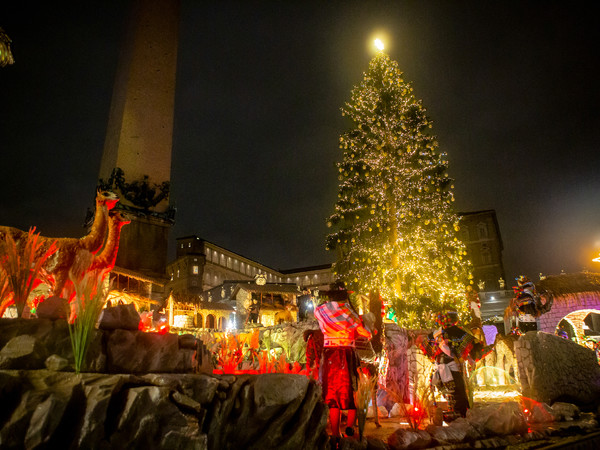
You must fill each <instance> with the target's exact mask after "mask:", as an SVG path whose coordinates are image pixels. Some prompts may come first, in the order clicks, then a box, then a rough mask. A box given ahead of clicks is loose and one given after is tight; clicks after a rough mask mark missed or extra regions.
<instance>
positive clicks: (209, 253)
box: [204, 247, 282, 283]
mask: <svg viewBox="0 0 600 450" xmlns="http://www.w3.org/2000/svg"><path fill="white" fill-rule="evenodd" d="M204 253H205V254H206V260H207V261H210V262H212V263H213V264H218V265H220V266H223V267H227V268H228V269H231V270H233V271H235V272H240V273H243V274H244V275H247V276H250V277H253V276H256V275H259V274H264V275H266V276H267V281H269V282H279V283H281V282H282V278H281V277H277V276H275V275H273V274H272V273H267V272H265V271H263V270H261V269H259V268H257V267H254V266H252V265H250V264H248V263H245V262H243V261H238V260H237V259H235V258H232V257H231V256H225V255H224V254H223V253H218V252H217V251H216V250H211V249H210V248H208V247H206V249H205V251H204Z"/></svg>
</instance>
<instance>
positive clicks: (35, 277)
mask: <svg viewBox="0 0 600 450" xmlns="http://www.w3.org/2000/svg"><path fill="white" fill-rule="evenodd" d="M0 245H1V247H2V248H1V249H0V266H1V267H2V274H1V275H0V291H1V292H0V294H1V295H2V297H1V298H0V301H1V303H0V312H1V313H2V314H3V313H4V310H5V309H6V307H7V306H9V305H10V304H12V303H13V302H14V304H15V305H16V307H17V317H21V316H22V314H23V311H24V310H25V306H26V305H27V299H28V298H29V294H30V293H31V291H32V290H33V289H34V288H35V287H37V285H39V284H40V282H41V277H42V276H43V275H44V274H45V270H44V268H43V266H44V264H45V263H46V261H47V260H48V258H50V257H51V256H52V255H53V254H54V253H55V252H56V241H54V242H52V244H50V246H49V247H47V248H44V247H45V244H44V242H42V241H41V240H40V234H39V233H37V234H36V233H35V227H33V228H30V229H29V232H28V233H27V236H25V237H23V238H22V239H19V240H17V241H15V239H14V238H13V236H12V234H11V233H10V232H7V233H6V234H5V235H4V240H3V242H2V243H0ZM2 314H0V316H1V315H2Z"/></svg>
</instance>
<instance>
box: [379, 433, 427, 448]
mask: <svg viewBox="0 0 600 450" xmlns="http://www.w3.org/2000/svg"><path fill="white" fill-rule="evenodd" d="M387 443H388V445H389V446H390V449H391V450H404V449H406V450H414V449H421V448H428V447H430V446H431V444H432V443H433V438H432V437H431V435H430V434H429V433H427V432H426V431H423V430H417V431H412V430H406V429H402V428H400V429H398V430H396V431H394V432H393V433H392V434H390V435H389V436H388V441H387Z"/></svg>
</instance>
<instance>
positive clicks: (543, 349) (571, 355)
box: [515, 331, 600, 406]
mask: <svg viewBox="0 0 600 450" xmlns="http://www.w3.org/2000/svg"><path fill="white" fill-rule="evenodd" d="M515 353H516V356H517V361H518V368H519V379H520V381H521V386H522V392H523V395H524V396H525V397H529V398H532V399H534V400H537V401H539V402H545V403H549V404H552V403H554V402H556V401H567V402H570V403H575V404H577V405H580V406H586V405H591V404H596V405H597V403H598V401H600V366H599V365H598V361H597V359H596V355H595V353H594V352H593V351H592V350H589V349H587V348H585V347H582V346H581V345H578V344H576V343H575V342H571V341H569V340H567V339H563V338H561V337H558V336H556V335H554V334H549V333H544V332H541V331H530V332H529V333H526V334H525V335H524V336H521V338H520V339H519V340H518V341H516V342H515Z"/></svg>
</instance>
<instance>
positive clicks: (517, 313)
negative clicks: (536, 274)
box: [504, 275, 551, 332]
mask: <svg viewBox="0 0 600 450" xmlns="http://www.w3.org/2000/svg"><path fill="white" fill-rule="evenodd" d="M513 291H514V293H515V295H514V297H513V298H512V300H511V301H510V304H509V305H508V307H507V308H506V310H505V312H504V318H505V319H510V320H511V321H512V318H513V317H515V318H517V324H518V326H519V327H520V328H521V329H522V331H524V332H526V331H532V330H535V329H536V325H535V319H536V318H537V317H539V316H540V315H541V314H542V313H543V312H545V311H544V310H543V308H542V305H541V298H540V296H539V295H538V293H537V291H536V289H535V285H534V284H533V282H532V281H531V280H530V279H529V278H528V277H527V276H525V275H521V276H520V277H519V278H517V286H513ZM548 306H551V303H550V304H549V305H548ZM548 309H549V308H548Z"/></svg>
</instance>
